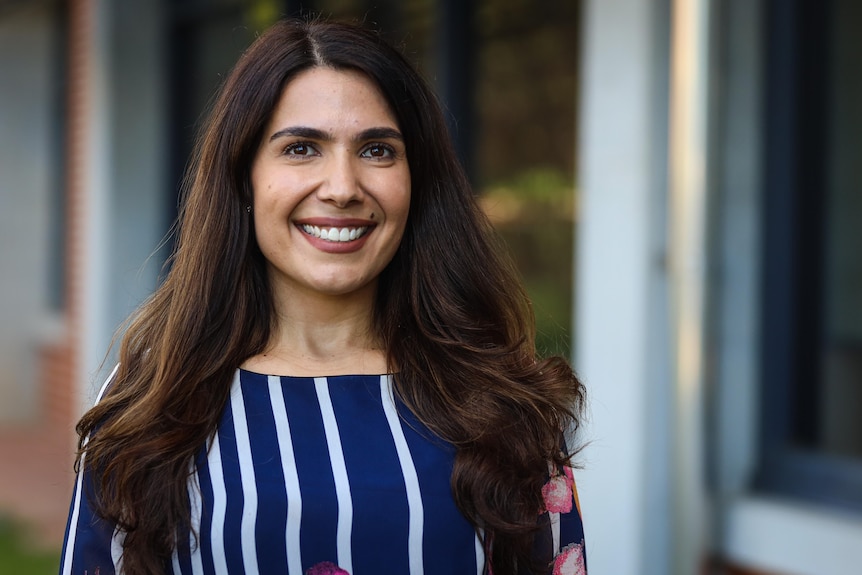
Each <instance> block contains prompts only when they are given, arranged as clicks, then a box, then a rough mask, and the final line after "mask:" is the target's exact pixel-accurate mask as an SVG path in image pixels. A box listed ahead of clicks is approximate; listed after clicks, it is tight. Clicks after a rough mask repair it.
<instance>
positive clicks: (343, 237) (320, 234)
mask: <svg viewBox="0 0 862 575" xmlns="http://www.w3.org/2000/svg"><path fill="white" fill-rule="evenodd" d="M300 227H301V229H302V231H304V232H305V233H307V234H308V235H310V236H314V237H315V238H320V239H322V240H324V241H327V242H352V241H353V240H358V239H359V238H361V237H362V236H364V235H365V234H367V233H368V226H361V227H358V228H325V227H324V228H321V227H319V226H311V225H308V224H303V225H302V226H300Z"/></svg>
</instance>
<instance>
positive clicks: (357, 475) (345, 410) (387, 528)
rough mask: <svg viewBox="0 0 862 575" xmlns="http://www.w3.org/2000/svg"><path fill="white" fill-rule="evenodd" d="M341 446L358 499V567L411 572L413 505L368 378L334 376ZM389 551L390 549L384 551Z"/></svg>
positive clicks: (375, 387) (355, 547)
mask: <svg viewBox="0 0 862 575" xmlns="http://www.w3.org/2000/svg"><path fill="white" fill-rule="evenodd" d="M328 381H329V390H330V395H331V397H332V405H333V409H334V411H335V418H336V420H337V421H338V422H339V429H343V430H345V431H342V432H341V434H340V435H341V446H342V448H343V451H344V460H345V464H346V467H347V476H348V478H349V479H350V491H351V495H352V498H353V522H354V525H357V526H367V525H373V526H375V528H374V529H367V528H362V527H358V528H356V529H354V530H353V533H352V547H353V568H354V570H355V571H356V572H357V573H385V572H387V571H389V572H392V573H408V572H409V565H410V561H409V556H408V547H407V537H408V530H409V520H410V515H409V508H408V505H407V491H406V487H405V484H404V477H403V475H402V473H401V464H400V463H399V461H398V454H397V452H396V450H395V441H394V440H393V439H392V433H391V430H390V429H389V424H388V423H387V421H386V414H385V413H384V411H383V404H382V400H381V397H380V383H379V380H377V379H371V381H369V378H368V377H364V378H363V377H330V378H329V380H328ZM381 549H385V550H386V552H385V553H381V552H380V550H381Z"/></svg>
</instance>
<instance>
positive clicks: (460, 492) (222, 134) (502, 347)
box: [77, 21, 583, 575]
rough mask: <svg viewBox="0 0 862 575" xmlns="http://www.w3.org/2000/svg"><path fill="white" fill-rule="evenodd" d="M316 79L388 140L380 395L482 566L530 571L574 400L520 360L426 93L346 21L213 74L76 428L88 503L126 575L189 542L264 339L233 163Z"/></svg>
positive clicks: (467, 197)
mask: <svg viewBox="0 0 862 575" xmlns="http://www.w3.org/2000/svg"><path fill="white" fill-rule="evenodd" d="M314 66H329V67H332V68H335V69H352V70H358V71H361V72H362V73H364V74H366V75H367V76H368V77H369V78H371V79H372V80H373V81H374V82H375V83H376V84H377V85H378V87H379V88H380V90H381V92H382V93H383V94H384V96H385V97H386V99H387V100H388V103H389V105H390V106H391V107H392V110H393V111H394V113H395V116H396V118H397V120H398V124H399V127H400V129H401V131H402V133H403V134H404V137H405V144H406V148H407V158H408V161H409V162H410V172H411V180H412V182H411V185H412V188H411V206H410V214H409V219H408V225H407V230H406V232H405V235H404V238H403V240H402V243H401V245H400V247H399V250H398V252H397V253H396V255H395V257H394V258H393V260H392V262H391V263H390V264H389V265H388V266H387V268H386V269H385V270H384V272H383V273H382V275H381V278H380V281H379V288H378V293H377V298H376V302H375V310H374V320H375V328H376V329H377V330H378V332H379V334H380V336H381V338H382V339H383V341H384V342H385V344H386V348H387V351H388V359H389V365H390V366H397V374H396V375H395V378H394V381H395V388H396V393H397V394H398V395H399V396H400V398H401V399H402V400H403V401H404V403H405V404H406V405H407V406H408V408H409V409H410V410H411V411H412V412H413V413H414V414H415V415H416V416H417V417H418V418H419V420H420V421H422V422H423V423H424V424H426V425H427V426H428V427H429V428H430V429H431V430H432V431H433V432H435V433H436V434H438V435H439V436H440V437H442V438H443V439H445V440H447V441H449V442H451V443H452V444H453V445H454V446H455V447H456V449H457V453H456V457H455V464H454V468H453V470H452V476H451V486H452V493H453V496H454V499H455V502H456V504H457V505H458V507H459V509H460V510H461V512H462V513H463V514H464V516H465V517H466V518H467V519H468V520H469V521H470V522H471V523H472V524H473V525H474V526H475V527H476V528H477V529H482V530H484V533H485V534H486V537H487V539H488V540H489V541H490V540H492V541H493V546H492V547H491V548H490V549H491V553H490V554H489V558H488V560H489V561H490V562H491V564H492V565H493V569H494V572H495V573H496V574H497V575H507V574H513V575H514V574H515V573H516V572H518V571H519V570H524V569H529V568H531V567H532V559H531V550H532V542H533V537H534V534H535V532H536V530H537V529H538V528H539V527H540V523H539V521H537V518H538V517H539V511H540V510H541V509H542V497H541V487H542V485H543V483H544V481H545V480H546V475H547V473H548V465H549V464H556V465H562V464H564V463H565V462H566V461H567V457H568V456H567V455H566V454H565V453H564V451H563V445H562V441H563V440H562V437H563V431H565V430H570V429H573V428H576V427H577V424H578V421H579V417H580V412H581V408H582V405H583V388H582V386H581V384H580V382H579V381H578V380H577V378H576V377H575V375H574V373H573V372H572V369H571V367H570V366H569V364H568V363H567V362H566V361H565V360H564V359H562V358H559V357H555V358H548V359H540V358H538V357H537V356H536V352H535V347H534V343H533V338H534V323H533V318H532V313H531V310H530V306H529V302H528V300H527V297H526V295H525V293H524V290H523V288H522V287H521V284H520V281H519V279H518V275H517V273H516V272H515V270H514V268H513V266H512V265H511V262H510V261H509V259H508V257H507V256H505V255H504V250H502V249H501V248H500V246H499V245H498V244H497V240H496V236H495V235H494V233H493V231H492V229H491V227H490V225H489V224H488V222H487V220H486V219H485V217H484V216H483V214H482V213H481V211H480V210H479V209H478V207H477V204H476V202H475V199H474V197H473V194H472V191H471V189H470V186H469V184H468V182H467V180H466V178H465V176H464V173H463V171H462V169H461V167H460V165H459V162H458V161H457V158H456V156H455V153H454V151H453V148H452V145H451V142H450V139H449V136H448V133H447V130H446V126H445V123H444V119H443V114H442V112H441V109H440V106H439V104H438V103H437V101H436V99H435V97H434V96H433V94H432V92H431V91H430V90H429V88H428V87H427V85H426V84H425V83H424V81H423V80H422V79H421V77H420V76H419V75H418V74H417V73H416V71H415V70H414V69H413V67H412V66H411V64H410V63H409V62H408V61H407V60H406V59H405V58H404V57H403V56H402V55H401V54H400V53H399V52H398V51H397V50H395V49H393V48H392V47H390V46H389V45H387V44H386V43H385V42H383V41H382V40H381V39H380V38H379V37H378V36H377V35H376V34H375V33H373V32H370V31H367V30H363V29H361V28H358V27H354V26H350V25H344V24H337V23H327V22H310V23H306V22H298V21H283V22H280V23H278V24H276V25H275V26H273V27H272V28H270V29H269V30H268V31H267V32H266V33H264V34H263V35H262V36H261V37H260V38H259V39H258V40H257V41H256V42H255V43H254V44H253V45H252V46H251V47H250V48H249V49H248V50H247V51H246V52H245V53H244V54H243V55H242V57H241V58H240V60H239V62H238V63H237V65H236V66H235V68H234V70H233V71H232V73H231V74H230V75H229V76H228V77H227V79H226V81H225V83H224V86H223V87H222V90H221V92H220V95H219V96H218V98H217V100H216V101H215V103H214V105H213V108H212V110H211V113H210V116H209V120H208V123H207V125H206V128H205V130H204V131H203V132H202V133H201V135H200V137H199V139H198V143H197V147H196V150H195V153H194V155H193V158H192V161H191V163H190V167H189V172H188V174H189V175H188V177H187V180H186V184H185V186H184V189H185V193H184V200H183V204H182V209H181V214H180V222H179V228H178V229H179V232H178V238H177V244H176V245H177V247H176V250H175V253H174V255H173V256H172V262H171V263H172V267H171V269H170V272H169V273H168V275H167V277H166V279H165V281H164V283H163V284H162V285H161V287H159V289H158V290H157V291H156V292H155V293H154V295H153V296H152V297H151V298H150V299H149V300H148V301H147V302H146V303H145V304H144V305H143V306H142V307H141V308H140V309H139V310H138V312H137V313H136V315H135V316H134V317H133V318H132V319H131V320H130V323H129V325H128V328H127V329H126V331H125V334H124V336H123V338H122V340H121V344H120V349H119V362H120V365H119V369H118V371H117V373H116V375H115V377H114V380H113V382H112V384H111V386H110V387H109V389H108V391H107V392H106V393H105V395H104V398H103V399H102V400H101V401H100V402H99V403H98V404H97V405H96V406H95V407H93V408H92V409H91V410H90V411H89V412H87V414H85V415H84V417H83V418H82V419H81V421H80V422H79V424H78V428H77V429H78V433H79V437H80V440H79V455H78V463H79V467H80V463H81V462H82V457H83V456H84V454H85V453H86V461H85V465H86V467H87V468H88V469H89V470H90V471H91V472H92V473H93V476H94V489H93V493H92V494H91V499H92V504H93V506H94V508H95V510H96V512H97V513H98V514H99V515H101V516H102V517H104V518H106V519H107V520H110V521H112V522H115V523H116V524H117V526H118V527H119V528H120V529H122V530H123V531H125V533H126V535H125V543H124V555H123V565H124V570H125V573H127V574H128V575H136V574H139V573H152V572H156V571H159V570H160V569H161V568H162V566H163V565H164V561H165V560H166V559H167V558H169V556H170V553H171V552H172V550H173V548H174V545H175V541H176V538H177V534H178V533H180V532H182V531H184V530H185V531H186V532H187V531H188V529H190V525H191V523H190V510H189V507H188V500H187V481H188V479H189V476H190V474H191V473H193V472H194V470H193V461H194V457H195V455H196V453H197V452H199V450H200V449H201V448H202V446H203V445H205V443H206V441H207V439H208V438H209V437H211V436H212V435H213V434H214V433H215V431H216V427H217V424H218V421H219V418H220V416H221V413H222V410H223V409H224V406H225V405H226V402H227V398H228V394H229V388H230V382H231V379H232V376H233V374H234V372H235V370H236V369H237V367H238V366H239V365H240V364H241V363H242V362H243V361H244V360H245V359H247V358H248V357H250V356H252V355H255V354H257V353H260V352H261V351H263V350H264V349H265V347H266V345H267V343H268V342H269V338H270V333H271V330H272V329H273V327H274V326H273V321H274V317H275V314H274V313H273V301H272V294H271V292H270V287H269V283H268V280H267V275H266V268H265V265H264V260H263V257H262V255H261V253H260V251H259V249H258V248H257V245H256V242H255V239H254V230H253V219H252V217H251V216H250V215H249V214H248V213H247V211H246V209H245V207H246V205H248V204H250V203H251V196H252V191H251V186H250V178H249V170H250V166H251V164H252V160H253V157H254V154H255V152H256V149H257V146H258V145H259V142H260V140H261V137H262V131H263V129H264V127H265V125H266V123H267V121H268V119H269V116H270V114H271V113H272V111H273V109H274V108H275V106H276V103H277V101H278V99H279V97H280V95H281V93H282V91H283V89H284V87H285V86H286V85H287V83H289V82H290V80H291V79H292V78H293V77H294V76H295V75H296V74H297V73H298V72H300V71H302V70H304V69H308V68H310V67H314ZM87 437H89V440H87V441H85V438H87ZM544 559H547V561H550V560H551V558H543V560H542V561H540V563H544V566H545V567H547V563H545V562H544Z"/></svg>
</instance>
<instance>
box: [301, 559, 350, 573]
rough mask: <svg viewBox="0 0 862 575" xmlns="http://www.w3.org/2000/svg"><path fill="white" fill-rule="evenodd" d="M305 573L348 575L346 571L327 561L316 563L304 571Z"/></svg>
mask: <svg viewBox="0 0 862 575" xmlns="http://www.w3.org/2000/svg"><path fill="white" fill-rule="evenodd" d="M305 575H350V573H348V572H347V571H345V570H344V569H342V568H341V567H339V566H338V565H336V564H335V563H330V562H329V561H324V562H323V563H318V564H317V565H315V566H313V567H311V568H310V569H308V570H307V571H306V572H305Z"/></svg>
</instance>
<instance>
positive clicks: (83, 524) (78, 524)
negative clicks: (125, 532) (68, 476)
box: [60, 367, 122, 575]
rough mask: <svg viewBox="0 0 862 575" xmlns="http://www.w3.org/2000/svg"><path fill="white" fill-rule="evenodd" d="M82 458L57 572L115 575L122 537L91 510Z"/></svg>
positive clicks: (90, 479) (90, 486) (87, 472)
mask: <svg viewBox="0 0 862 575" xmlns="http://www.w3.org/2000/svg"><path fill="white" fill-rule="evenodd" d="M116 373H117V368H116V367H115V368H114V370H113V371H112V372H111V375H110V376H108V379H107V381H106V382H105V384H104V385H103V386H102V389H101V390H100V391H99V396H98V397H97V399H96V402H97V403H98V401H99V400H100V399H101V398H102V395H103V394H104V392H105V389H106V388H107V387H108V385H109V384H110V382H111V381H112V380H113V378H114V375H115V374H116ZM86 457H87V456H86V454H85V455H84V456H83V457H82V459H81V463H80V469H79V471H78V475H77V477H76V478H75V489H74V491H73V493H72V502H71V505H70V506H69V519H68V521H67V522H66V536H65V537H64V540H63V551H62V556H61V559H60V575H115V574H118V573H119V570H118V569H117V565H118V564H119V560H120V556H121V553H122V539H121V536H120V535H119V534H118V532H117V531H116V529H115V526H114V525H113V524H112V523H110V522H108V521H106V520H104V519H102V518H101V517H99V516H98V515H96V514H95V513H94V512H93V509H92V508H91V506H90V501H89V497H88V494H91V493H93V492H94V491H93V489H94V485H93V476H92V473H91V472H90V469H89V468H88V466H87V465H86Z"/></svg>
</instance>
